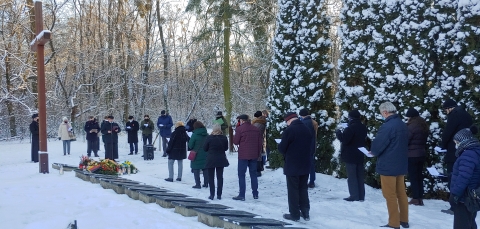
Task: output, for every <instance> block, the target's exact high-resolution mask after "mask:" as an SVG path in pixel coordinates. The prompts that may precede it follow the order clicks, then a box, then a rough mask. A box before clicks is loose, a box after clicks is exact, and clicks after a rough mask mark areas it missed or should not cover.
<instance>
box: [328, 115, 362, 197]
mask: <svg viewBox="0 0 480 229" xmlns="http://www.w3.org/2000/svg"><path fill="white" fill-rule="evenodd" d="M348 120H349V122H348V127H346V128H345V129H344V130H343V132H342V131H341V130H337V131H336V132H335V134H336V136H337V139H338V140H339V141H340V142H341V143H342V147H341V154H340V158H341V159H342V161H343V162H345V167H346V169H347V177H348V179H347V183H348V192H349V193H350V196H349V197H347V198H344V200H346V201H363V200H365V184H364V180H365V168H364V165H363V160H364V157H365V155H363V153H362V152H360V150H359V149H358V148H360V147H365V139H366V137H367V127H366V126H365V125H364V124H363V123H362V122H361V121H360V112H358V110H352V111H350V112H349V113H348Z"/></svg>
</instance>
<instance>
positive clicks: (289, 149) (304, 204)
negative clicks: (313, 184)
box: [278, 112, 313, 221]
mask: <svg viewBox="0 0 480 229" xmlns="http://www.w3.org/2000/svg"><path fill="white" fill-rule="evenodd" d="M283 119H284V120H285V122H287V128H286V129H285V130H284V131H283V133H282V140H281V142H280V144H279V145H278V151H279V152H280V153H281V154H282V155H283V158H284V160H285V164H284V166H283V173H284V174H285V177H286V179H287V193H288V210H289V212H290V214H284V215H283V218H285V219H288V220H293V221H298V220H300V216H302V217H303V219H304V220H307V221H308V220H310V213H309V212H310V200H309V199H308V186H307V182H308V175H309V173H310V166H311V161H312V155H311V150H312V149H311V144H312V140H313V137H312V133H311V131H310V130H309V129H308V127H307V126H305V124H303V123H302V121H300V120H299V119H298V117H297V114H296V113H293V112H288V113H287V114H285V115H284V117H283Z"/></svg>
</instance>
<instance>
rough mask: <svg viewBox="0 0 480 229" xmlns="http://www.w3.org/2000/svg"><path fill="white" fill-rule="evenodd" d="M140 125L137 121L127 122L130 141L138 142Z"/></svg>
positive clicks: (126, 127)
mask: <svg viewBox="0 0 480 229" xmlns="http://www.w3.org/2000/svg"><path fill="white" fill-rule="evenodd" d="M129 127H130V128H129ZM139 129H140V125H139V124H138V122H137V121H135V120H133V121H131V122H130V121H128V122H127V123H126V124H125V130H126V131H127V132H128V143H138V130H139Z"/></svg>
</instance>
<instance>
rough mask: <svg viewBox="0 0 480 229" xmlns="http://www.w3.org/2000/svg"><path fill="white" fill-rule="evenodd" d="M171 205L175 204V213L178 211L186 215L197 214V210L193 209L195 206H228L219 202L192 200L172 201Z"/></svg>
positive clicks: (215, 207) (220, 207)
mask: <svg viewBox="0 0 480 229" xmlns="http://www.w3.org/2000/svg"><path fill="white" fill-rule="evenodd" d="M172 205H173V206H175V213H178V214H180V215H183V216H186V217H191V216H197V211H196V210H195V209H196V208H213V209H227V208H230V207H227V206H225V205H221V204H208V203H193V202H179V201H173V202H172Z"/></svg>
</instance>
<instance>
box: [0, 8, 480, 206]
mask: <svg viewBox="0 0 480 229" xmlns="http://www.w3.org/2000/svg"><path fill="white" fill-rule="evenodd" d="M33 3H34V1H33V0H0V129H1V131H0V140H2V141H5V140H15V139H28V138H29V135H30V133H29V130H28V128H27V126H28V123H29V122H30V116H31V115H32V114H33V113H35V112H36V111H37V107H38V104H37V103H38V101H37V86H36V85H37V78H36V67H35V66H36V62H35V61H36V56H35V55H36V54H35V53H34V52H31V51H30V47H29V43H30V41H31V40H32V39H33V37H34V36H35V34H34V32H33V31H34V26H35V25H34V20H33V19H34V10H33ZM43 11H44V13H43V15H44V26H45V29H48V30H50V31H51V32H52V40H51V41H50V42H49V43H48V44H47V45H46V52H45V63H44V64H45V69H46V77H47V117H46V118H47V126H48V129H47V132H48V135H49V136H50V137H55V136H56V130H57V127H58V124H59V123H60V121H61V118H62V116H67V117H69V118H70V120H71V121H72V123H73V125H74V127H75V129H76V132H77V133H82V127H83V123H84V121H86V120H87V117H88V116H90V115H95V116H97V117H98V118H100V119H102V117H103V116H105V115H110V114H112V115H114V116H115V117H116V121H117V122H119V123H124V122H125V121H126V120H127V117H128V116H129V115H133V116H135V117H136V119H141V118H143V115H144V114H149V115H150V117H152V118H153V119H156V117H157V116H158V115H159V114H160V111H161V110H167V111H168V112H169V114H170V115H171V116H172V117H173V119H174V120H182V121H186V120H188V119H189V118H191V117H195V118H197V119H198V120H201V121H204V122H205V123H206V124H207V125H208V126H210V125H211V124H212V122H211V120H213V118H214V116H215V114H216V112H217V111H223V112H224V114H225V115H226V117H227V120H229V122H234V121H235V120H234V118H233V120H232V117H236V116H237V115H238V114H241V113H247V114H249V115H252V114H253V113H254V112H255V111H256V110H263V109H268V110H270V111H271V117H270V121H269V145H270V148H271V149H272V151H273V152H274V153H275V152H276V145H275V143H274V141H273V139H274V138H278V137H279V135H280V133H281V131H282V129H283V128H284V127H285V123H284V122H283V121H282V119H281V117H282V115H283V114H284V113H285V112H287V111H295V112H298V110H299V109H301V108H308V109H309V110H310V111H311V112H312V115H313V116H314V117H315V119H316V120H317V121H318V122H319V124H320V128H319V134H318V136H317V152H316V170H317V172H321V173H325V174H332V175H333V176H336V177H345V172H344V168H343V166H342V163H340V160H339V155H338V152H337V151H336V150H335V145H334V130H335V129H336V128H337V126H338V123H340V122H345V120H346V114H347V112H348V111H349V110H350V109H359V110H360V112H361V114H362V120H363V121H364V123H365V124H367V126H368V128H369V135H368V137H369V140H371V139H373V137H374V136H375V133H376V130H377V128H378V127H379V126H380V125H381V123H382V121H381V119H380V116H379V114H378V105H379V104H380V103H381V102H384V101H391V102H393V103H394V104H395V105H396V106H397V108H398V110H399V113H400V114H404V113H405V112H406V110H407V109H408V107H411V106H412V107H415V108H417V109H418V110H419V111H420V114H421V116H422V117H424V118H425V119H426V120H427V121H428V123H429V125H430V131H431V134H430V138H429V144H428V149H427V150H428V152H429V154H428V160H427V161H428V163H427V166H432V165H433V166H436V167H437V168H439V169H441V168H442V163H441V159H442V155H439V154H437V153H435V152H434V151H433V147H435V146H437V145H438V144H439V140H440V136H441V129H442V127H443V126H444V124H445V123H444V121H445V120H446V115H445V114H444V113H443V112H442V109H441V104H442V102H443V101H444V100H445V99H447V98H453V99H455V100H456V101H457V102H458V103H459V104H460V105H461V106H462V107H464V108H465V109H466V110H467V111H468V112H470V113H471V114H472V116H473V117H474V119H475V123H477V124H478V119H479V118H478V115H479V113H480V84H479V82H480V78H479V73H480V39H479V37H480V3H479V2H478V1H475V0H438V1H433V0H425V1H423V0H408V1H403V0H343V1H342V0H310V1H309V0H288V1H286V0H279V1H278V2H277V1H273V0H206V1H202V0H190V1H188V2H184V1H175V0H172V1H169V0H167V1H163V0H45V1H43ZM232 124H233V123H232ZM337 144H338V143H337ZM337 148H338V147H337ZM273 155H274V156H273V159H274V160H273V161H272V162H271V163H272V166H274V167H280V166H282V160H281V158H280V157H279V155H278V154H273ZM275 155H276V156H275ZM275 158H276V160H275ZM374 162H375V160H374V159H371V160H368V161H367V163H366V171H367V183H368V184H369V185H371V186H373V187H379V185H380V184H379V182H378V177H377V175H376V174H375V173H374V168H375V163H374ZM425 186H426V188H427V197H440V198H442V197H444V196H443V191H444V190H445V186H444V184H443V182H441V181H440V180H437V179H434V178H432V177H430V176H427V178H426V180H425Z"/></svg>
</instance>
